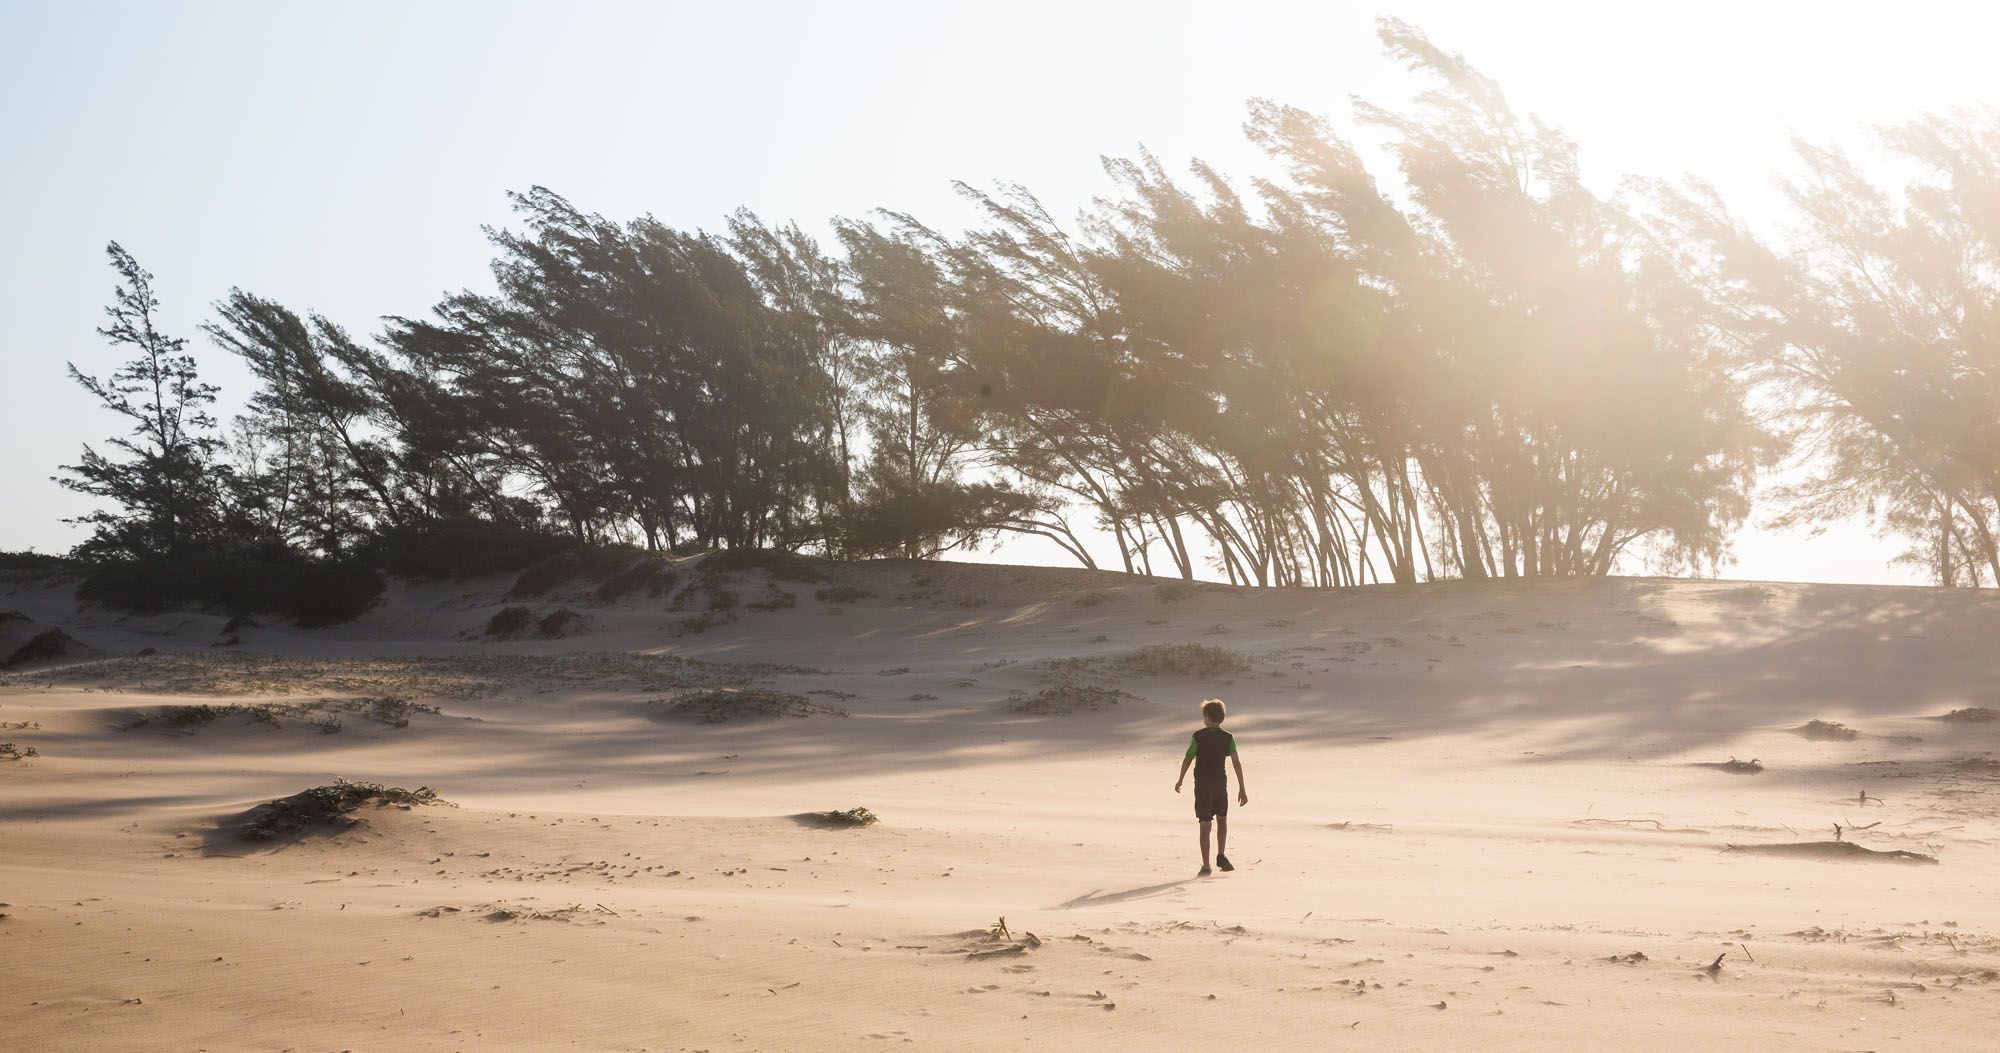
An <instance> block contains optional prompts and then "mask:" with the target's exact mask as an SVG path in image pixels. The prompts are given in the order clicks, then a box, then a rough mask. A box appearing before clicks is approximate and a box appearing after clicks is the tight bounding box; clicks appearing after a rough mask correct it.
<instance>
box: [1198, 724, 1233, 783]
mask: <svg viewBox="0 0 2000 1053" xmlns="http://www.w3.org/2000/svg"><path fill="white" fill-rule="evenodd" d="M1187 755H1188V756H1190V757H1193V758H1194V777H1195V778H1196V779H1227V778H1228V777H1229V776H1228V774H1227V773H1226V772H1225V771H1224V770H1223V767H1222V759H1223V758H1224V757H1233V756H1235V755H1236V736H1234V735H1231V734H1230V733H1229V732H1227V731H1224V730H1222V729H1221V728H1216V727H1206V728H1203V729H1201V730H1200V731H1197V732H1195V733H1194V737H1193V738H1191V739H1189V740H1188V748H1187Z"/></svg>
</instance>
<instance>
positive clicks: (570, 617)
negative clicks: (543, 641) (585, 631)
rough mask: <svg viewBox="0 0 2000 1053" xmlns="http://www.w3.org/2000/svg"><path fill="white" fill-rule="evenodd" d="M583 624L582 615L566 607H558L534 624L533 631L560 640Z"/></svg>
mask: <svg viewBox="0 0 2000 1053" xmlns="http://www.w3.org/2000/svg"><path fill="white" fill-rule="evenodd" d="M582 626H583V615H581V614H578V613H576V612H575V611H573V610H570V609H569V608H568V607H558V608H556V609H555V610H554V611H551V612H549V615H548V617H546V618H543V619H542V620H541V623H540V624H538V625H536V626H535V631H536V632H538V633H541V634H542V635H543V636H544V637H547V638H548V639H551V640H560V639H562V638H563V637H565V636H568V635H569V634H570V633H573V632H575V631H576V630H577V629H579V628H581V627H582Z"/></svg>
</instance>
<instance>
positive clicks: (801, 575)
mask: <svg viewBox="0 0 2000 1053" xmlns="http://www.w3.org/2000/svg"><path fill="white" fill-rule="evenodd" d="M701 562H702V566H703V567H706V568H709V569H712V570H718V571H727V570H762V571H765V572H766V573H768V574H770V575H771V577H773V578H776V579H777V580H779V581H799V582H807V583H811V582H815V581H818V580H820V573H819V568H818V567H815V566H813V561H812V560H810V559H808V558H806V557H805V556H801V555H799V554H798V553H796V552H784V551H781V550H778V549H769V548H729V549H723V550H722V551H720V552H713V553H710V554H709V556H708V558H707V559H704V560H702V561H701Z"/></svg>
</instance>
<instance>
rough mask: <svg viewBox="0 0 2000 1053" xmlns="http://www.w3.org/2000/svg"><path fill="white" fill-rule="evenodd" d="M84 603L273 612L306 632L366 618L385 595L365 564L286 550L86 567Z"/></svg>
mask: <svg viewBox="0 0 2000 1053" xmlns="http://www.w3.org/2000/svg"><path fill="white" fill-rule="evenodd" d="M76 594H77V598H78V599H81V600H84V601H86V602H89V603H100V604H104V605H105V606H109V607H120V608H124V609H126V610H130V611H137V612H139V613H142V614H157V613H159V612H161V611H165V610H170V609H172V608H174V607H180V606H187V605H193V606H199V607H205V608H213V609H218V610H225V611H230V612H232V613H237V614H245V613H252V612H255V613H268V614H276V615H279V616H281V617H284V618H288V619H290V620H291V621H293V622H296V623H298V624H299V625H301V626H304V627H306V628H316V627H319V626H323V625H333V624H335V623H338V622H345V621H352V620H354V619H355V618H358V617H360V616H361V615H362V614H363V613H365V612H366V611H367V610H368V609H369V608H370V607H373V606H374V605H375V602H376V601H377V600H379V599H380V598H381V596H382V576H381V575H380V574H378V573H377V572H376V571H375V570H374V569H372V568H370V567H368V566H366V565H365V564H363V563H362V562H360V561H359V560H344V561H340V562H333V561H327V560H316V559H312V558H309V557H307V556H304V555H301V554H299V553H296V552H292V551H290V550H287V549H285V548H283V547H280V546H264V547H257V548H250V549H231V550H223V551H218V552H208V553H197V554H193V555H188V556H182V557H180V558H177V559H172V560H167V559H145V560H135V559H114V560H105V561H102V562H98V563H91V564H88V565H86V566H85V568H84V570H83V575H82V578H81V580H80V581H79V582H78V584H77V590H76Z"/></svg>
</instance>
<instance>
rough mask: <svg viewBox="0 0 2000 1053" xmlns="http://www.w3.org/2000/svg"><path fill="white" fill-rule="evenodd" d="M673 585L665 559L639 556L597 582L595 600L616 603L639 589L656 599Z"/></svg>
mask: <svg viewBox="0 0 2000 1053" xmlns="http://www.w3.org/2000/svg"><path fill="white" fill-rule="evenodd" d="M673 587H674V572H673V571H672V570H669V569H668V567H667V563H666V561H664V560H662V559H660V558H659V557H657V556H641V557H639V558H638V559H635V560H633V561H632V562H631V563H629V564H627V565H626V566H625V568H624V569H623V570H620V571H618V572H617V573H615V574H613V575H611V576H610V577H608V578H605V579H604V580H603V581H602V582H600V583H599V584H598V586H597V601H598V602H599V603H617V602H618V601H619V600H622V599H624V598H625V597H627V596H629V595H631V594H632V593H635V592H638V591H639V590H640V589H644V590H646V597H647V598H648V599H654V600H657V599H659V598H660V597H662V596H665V595H666V594H667V593H668V592H670V591H672V590H673Z"/></svg>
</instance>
